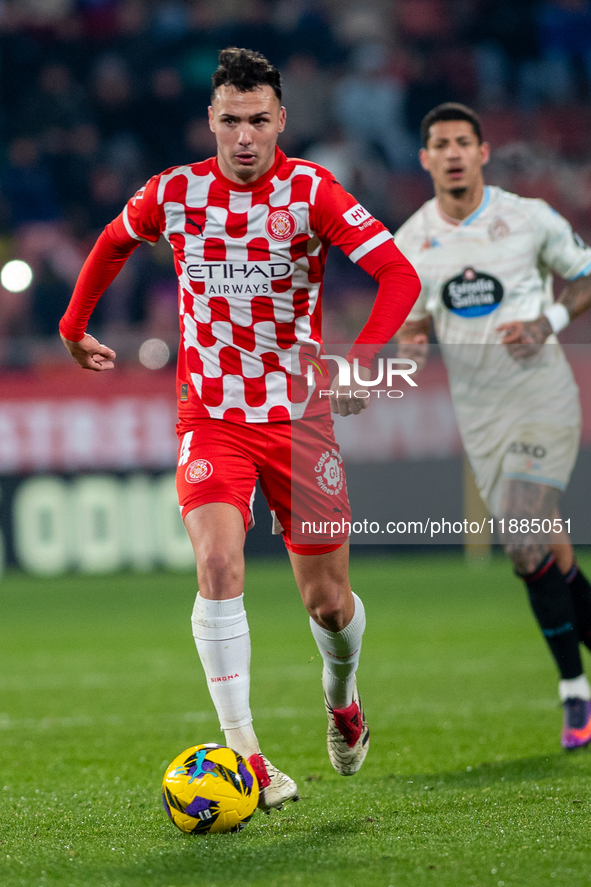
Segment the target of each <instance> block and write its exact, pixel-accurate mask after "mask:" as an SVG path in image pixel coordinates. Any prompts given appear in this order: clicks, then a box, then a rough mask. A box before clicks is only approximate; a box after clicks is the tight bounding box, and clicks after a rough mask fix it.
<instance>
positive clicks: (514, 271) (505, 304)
mask: <svg viewBox="0 0 591 887" xmlns="http://www.w3.org/2000/svg"><path fill="white" fill-rule="evenodd" d="M421 135H422V139H423V145H424V147H423V148H422V149H421V152H420V160H421V164H422V166H423V168H424V169H426V170H427V171H428V172H429V173H430V175H431V178H432V180H433V185H434V189H435V197H434V198H433V199H432V200H429V201H428V202H427V203H425V204H424V205H423V206H422V207H421V208H420V209H419V210H418V211H417V212H416V213H415V214H414V215H413V216H412V217H411V218H410V219H409V220H408V221H407V222H406V223H405V224H404V225H403V226H402V228H401V229H400V230H399V231H398V233H397V234H396V235H395V240H396V243H397V245H398V246H399V247H400V249H401V250H402V252H403V253H404V254H405V255H406V256H407V257H408V258H409V259H410V260H411V262H412V263H413V264H414V266H415V267H416V269H417V271H418V274H419V277H420V279H421V284H422V291H421V295H420V297H419V299H418V300H417V302H416V303H415V306H414V308H413V309H412V311H411V313H410V315H409V318H408V320H407V321H406V323H405V324H404V325H403V327H402V329H401V330H400V332H399V334H398V336H397V339H398V341H399V342H400V343H402V344H405V345H406V347H407V350H408V349H409V348H414V349H418V350H419V351H420V349H421V348H424V347H425V343H427V341H428V333H429V324H430V318H433V322H434V326H435V332H436V335H437V339H438V341H439V344H440V345H441V348H442V353H443V356H444V359H445V362H446V365H447V369H448V376H449V381H450V387H451V393H452V398H453V402H454V407H455V410H456V415H457V419H458V425H459V429H460V433H461V436H462V441H463V444H464V447H465V450H466V453H467V456H468V459H469V461H470V464H471V466H472V469H473V471H474V475H475V478H476V482H477V484H478V487H479V489H480V492H481V494H482V497H483V499H484V500H485V502H486V503H487V505H488V508H489V510H490V512H491V514H493V515H495V516H496V517H497V518H504V521H505V523H504V526H505V536H504V538H503V542H504V544H505V550H506V551H507V552H508V554H509V555H510V557H511V559H512V561H513V563H514V565H515V570H516V572H517V573H518V575H519V576H521V578H522V579H523V580H524V582H525V584H526V586H527V590H528V593H529V599H530V602H531V606H532V609H533V612H534V614H535V617H536V619H537V621H538V623H539V625H540V628H541V630H542V633H543V635H544V637H545V638H546V641H547V642H548V645H549V647H550V650H551V652H552V654H553V656H554V659H555V661H556V665H557V666H558V670H559V672H560V677H561V680H560V682H559V694H560V698H561V700H562V702H563V705H564V725H563V729H562V735H561V742H562V745H563V746H564V747H565V748H576V747H578V746H581V745H587V744H588V743H589V742H591V701H590V698H591V693H590V688H589V683H588V681H587V678H586V676H585V675H584V673H583V667H582V663H581V655H580V650H579V643H580V642H582V643H584V644H585V645H586V646H587V647H589V648H590V649H591V587H590V585H589V582H588V581H587V579H586V577H585V576H584V575H583V573H582V572H581V570H580V568H579V567H578V566H577V564H576V562H575V561H574V555H573V549H572V546H571V545H570V543H569V539H568V536H567V535H566V532H565V531H564V530H563V529H562V522H561V520H560V514H559V511H558V501H559V498H560V494H561V491H563V490H564V489H565V487H566V485H567V483H568V480H569V477H570V473H571V471H572V468H573V465H574V463H575V459H576V456H577V450H578V443H579V435H580V406H579V398H578V390H577V387H576V384H575V381H574V379H573V376H572V372H571V369H570V366H569V365H568V362H567V360H566V358H565V356H564V352H563V351H562V348H561V347H560V345H559V344H558V342H557V339H556V335H555V334H556V333H557V332H559V331H560V330H561V329H563V328H564V327H565V326H566V325H567V324H568V323H569V321H570V320H572V319H573V318H574V317H577V316H578V315H579V314H581V313H583V312H584V311H586V310H587V309H588V308H589V307H590V306H591V277H590V276H589V275H591V249H590V248H589V247H588V246H585V244H584V243H583V242H582V241H581V240H580V238H578V237H577V236H576V235H574V234H573V231H572V229H571V227H570V225H569V224H568V222H566V221H565V219H563V218H562V217H561V216H560V215H558V213H556V212H555V211H554V210H553V209H552V208H551V207H550V206H548V204H546V203H545V202H544V201H543V200H535V199H526V198H522V197H518V196H517V195H515V194H510V193H508V192H507V191H504V190H502V189H501V188H496V187H487V186H485V183H484V178H483V166H484V165H485V164H486V163H487V161H488V158H489V147H488V145H487V144H486V143H484V142H483V141H482V134H481V127H480V121H479V119H478V117H477V116H476V115H475V114H474V112H473V111H472V110H471V109H469V108H467V107H465V106H463V105H459V104H456V103H451V102H450V103H446V104H443V105H440V106H438V107H437V108H435V109H434V110H432V111H431V112H430V113H429V114H427V116H426V117H425V119H424V120H423V123H422V126H421ZM553 271H554V272H556V273H558V274H559V275H560V276H561V277H563V278H565V279H566V281H568V283H567V284H566V286H565V287H564V289H563V290H562V292H561V294H560V297H559V299H558V301H556V302H554V298H553V294H552V272H553ZM416 353H417V352H416V350H415V354H416ZM511 519H513V520H517V521H519V522H520V523H519V525H517V524H515V523H514V524H513V525H512V526H513V527H517V526H519V527H520V528H521V529H523V530H526V531H528V532H523V533H521V532H520V533H518V534H513V535H512V534H510V533H509V532H507V528H508V527H509V521H510V520H511ZM544 520H545V521H546V525H545V526H546V527H549V526H552V527H553V528H554V529H555V531H556V532H554V533H553V534H552V535H549V534H546V535H544V534H543V533H542V532H541V530H540V528H541V527H542V522H543V521H544ZM548 522H551V524H550V523H548Z"/></svg>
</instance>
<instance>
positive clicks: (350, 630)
mask: <svg viewBox="0 0 591 887" xmlns="http://www.w3.org/2000/svg"><path fill="white" fill-rule="evenodd" d="M353 600H354V601H355V612H354V613H353V618H352V619H351V621H350V622H349V624H348V625H347V626H345V628H343V630H342V631H336V632H333V631H327V630H326V629H325V628H321V627H320V625H317V624H316V622H314V620H313V619H312V617H310V628H311V629H312V634H313V635H314V640H315V641H316V644H317V645H318V649H319V650H320V654H321V656H322V659H323V661H324V669H323V671H322V686H323V687H324V692H325V693H326V698H327V699H328V704H329V705H330V707H331V708H347V706H348V705H351V703H352V702H353V689H354V687H355V672H356V671H357V666H358V665H359V654H360V652H361V639H362V637H363V632H364V631H365V610H364V608H363V602H362V601H361V598H359V597H357V595H356V594H355V593H353Z"/></svg>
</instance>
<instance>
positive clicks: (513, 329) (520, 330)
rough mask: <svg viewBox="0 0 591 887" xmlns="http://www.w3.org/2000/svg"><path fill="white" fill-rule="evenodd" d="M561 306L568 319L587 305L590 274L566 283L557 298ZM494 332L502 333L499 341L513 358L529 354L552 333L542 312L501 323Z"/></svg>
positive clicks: (590, 295)
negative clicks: (528, 317) (533, 317)
mask: <svg viewBox="0 0 591 887" xmlns="http://www.w3.org/2000/svg"><path fill="white" fill-rule="evenodd" d="M557 302H558V303H559V304H560V305H564V307H565V308H566V310H567V311H568V314H569V317H570V319H571V320H574V319H575V317H579V315H580V314H584V313H585V311H588V310H589V308H591V277H579V278H577V279H576V280H571V281H570V282H569V283H567V284H566V286H565V287H564V289H563V290H562V292H561V293H560V296H559V297H558V299H557ZM497 332H499V333H504V336H503V339H502V341H503V344H504V345H507V347H508V349H509V352H510V354H511V355H512V356H513V357H514V358H515V359H516V360H519V359H522V358H525V357H532V356H533V355H534V354H536V353H537V352H538V351H539V349H540V348H541V346H542V345H543V344H544V342H545V341H546V339H547V338H548V336H549V335H550V334H551V333H552V327H551V326H550V321H549V320H548V318H547V317H546V315H545V314H541V315H540V316H539V317H537V318H536V319H535V320H514V321H512V322H510V323H502V324H501V325H500V326H498V327H497Z"/></svg>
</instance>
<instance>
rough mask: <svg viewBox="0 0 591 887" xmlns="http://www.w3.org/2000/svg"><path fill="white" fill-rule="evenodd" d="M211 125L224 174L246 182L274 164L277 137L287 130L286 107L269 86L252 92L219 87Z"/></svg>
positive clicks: (212, 106) (211, 113)
mask: <svg viewBox="0 0 591 887" xmlns="http://www.w3.org/2000/svg"><path fill="white" fill-rule="evenodd" d="M209 128H210V129H211V131H212V132H213V133H215V137H216V141H217V147H218V155H217V156H218V163H219V166H220V169H221V171H222V173H223V174H224V175H225V176H226V178H228V179H230V180H231V181H233V182H238V183H239V184H243V185H244V184H247V183H248V182H253V181H255V180H256V179H258V178H260V177H261V176H262V175H264V174H265V173H266V172H267V171H268V170H269V169H270V168H271V167H272V165H273V162H274V159H275V145H276V144H277V136H278V135H279V133H280V132H283V130H284V129H285V108H283V107H282V106H281V105H280V104H279V99H278V98H277V96H276V95H275V93H274V91H273V89H272V87H270V86H268V85H265V86H262V87H259V88H258V89H253V90H251V91H250V92H238V90H237V89H235V88H234V87H233V86H220V87H218V89H217V90H216V93H215V96H214V99H213V101H212V104H211V106H210V108H209Z"/></svg>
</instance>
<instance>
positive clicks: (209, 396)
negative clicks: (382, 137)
mask: <svg viewBox="0 0 591 887" xmlns="http://www.w3.org/2000/svg"><path fill="white" fill-rule="evenodd" d="M154 123H155V125H158V121H155V122H154ZM209 123H210V128H211V130H212V132H213V133H214V134H215V137H216V142H217V156H216V157H212V158H210V159H209V160H206V161H204V162H202V163H195V164H189V165H186V166H179V167H175V168H173V169H169V170H166V171H165V172H163V173H161V174H160V175H157V176H154V177H153V178H152V179H150V181H149V182H148V183H147V184H146V186H145V187H144V188H142V189H140V191H138V193H137V194H136V195H135V196H134V197H133V198H132V199H131V200H130V201H129V202H128V204H127V205H126V207H125V208H124V210H123V212H122V213H121V215H119V216H118V217H117V218H116V219H115V220H114V221H113V222H112V223H111V224H110V225H107V227H106V229H105V231H104V232H103V233H102V234H101V236H100V237H99V239H98V241H97V243H96V245H95V247H94V248H93V250H92V252H91V254H90V256H89V257H88V259H87V261H86V263H85V266H84V268H83V269H82V272H81V274H80V277H79V280H78V282H77V284H76V288H75V290H74V294H73V296H72V300H71V302H70V305H69V307H68V310H67V312H66V314H65V315H64V318H63V319H62V322H61V323H60V332H61V334H62V338H63V340H64V343H65V345H66V347H67V348H68V350H69V351H70V353H71V354H72V356H73V357H74V358H75V359H76V360H77V361H78V363H80V364H81V366H83V367H85V368H88V369H94V370H99V371H100V370H104V369H111V368H112V367H113V361H114V359H115V354H114V352H113V351H112V350H111V349H110V348H108V347H107V346H104V345H100V344H99V343H98V342H97V341H96V340H95V339H93V337H92V336H89V335H88V334H87V333H86V324H87V321H88V318H89V317H90V314H91V312H92V309H93V307H94V305H95V304H96V301H97V299H98V298H99V297H100V295H101V293H102V292H103V291H104V290H105V288H106V287H107V286H108V284H109V283H110V282H111V280H112V279H113V278H114V277H115V275H116V274H117V273H118V271H119V270H120V268H121V267H122V265H123V264H124V262H125V261H126V259H127V258H128V256H129V255H130V254H131V253H132V252H133V250H134V249H135V248H136V247H137V246H138V244H139V243H140V242H141V241H147V242H149V243H155V242H156V241H157V240H158V239H159V238H160V236H162V235H163V236H164V237H165V238H166V239H167V240H168V241H169V243H170V245H171V246H172V249H173V252H174V260H175V267H176V271H177V274H178V279H179V313H180V326H181V341H180V348H179V359H178V370H177V395H178V411H179V423H178V426H177V432H178V435H179V456H178V468H177V490H178V494H179V502H180V505H181V510H182V515H183V519H184V522H185V526H186V528H187V532H188V534H189V537H190V539H191V542H192V545H193V548H194V551H195V557H196V562H197V576H198V580H199V593H198V594H197V599H196V602H195V607H194V610H193V618H192V626H193V635H194V637H195V642H196V645H197V649H198V652H199V655H200V657H201V661H202V663H203V668H204V671H205V674H206V678H207V685H208V689H209V691H210V693H211V697H212V700H213V702H214V705H215V708H216V710H217V713H218V716H219V719H220V725H221V728H222V729H223V730H224V733H225V738H226V742H227V744H228V745H229V746H231V747H232V748H234V749H235V750H236V751H238V752H239V753H241V754H242V755H244V756H245V757H248V758H249V760H250V761H251V763H252V765H253V767H254V768H255V771H256V773H257V777H258V780H259V784H260V787H261V793H260V801H259V806H260V807H262V808H263V809H264V810H266V811H269V809H270V808H271V807H281V805H282V803H283V802H285V801H287V800H290V799H295V798H296V796H297V787H296V784H295V782H294V781H293V780H292V779H290V777H289V776H286V775H285V774H284V773H282V772H281V771H280V770H278V769H277V768H276V767H274V766H273V765H272V764H271V763H270V762H269V761H268V760H267V758H265V757H264V756H263V755H262V754H261V751H260V747H259V743H258V739H257V737H256V734H255V732H254V729H253V726H252V717H251V712H250V702H249V686H250V636H249V628H248V622H247V618H246V612H245V609H244V603H243V585H244V554H243V548H244V540H245V535H246V531H247V530H248V528H249V526H250V525H251V521H252V499H253V495H254V488H255V484H256V481H257V479H258V480H260V483H261V487H262V489H263V492H264V494H265V496H266V498H267V501H268V502H269V505H270V507H271V509H272V511H273V515H274V524H275V526H276V527H277V528H278V530H279V531H280V532H282V533H283V537H284V540H285V544H286V546H287V548H288V550H289V555H290V559H291V563H292V567H293V571H294V575H295V578H296V582H297V584H298V588H299V590H300V593H301V596H302V599H303V602H304V604H305V606H306V609H307V610H308V613H309V614H310V626H311V629H312V633H313V635H314V638H315V640H316V643H317V645H318V647H319V650H320V652H321V655H322V658H323V662H324V669H323V687H324V692H325V705H326V712H327V716H328V728H327V745H328V752H329V757H330V760H331V762H332V764H333V766H334V767H335V769H336V770H337V772H339V773H341V774H342V775H345V776H347V775H351V774H353V773H355V772H356V771H357V770H359V768H360V767H361V765H362V763H363V760H364V758H365V755H366V753H367V749H368V746H369V728H368V726H367V721H366V719H365V716H364V712H363V709H362V707H361V702H360V699H359V694H358V692H357V686H356V680H355V672H356V670H357V665H358V661H359V653H360V648H361V639H362V635H363V630H364V626H365V616H364V610H363V604H362V602H361V600H360V599H359V598H358V597H357V595H355V594H354V593H353V592H352V591H351V587H350V585H349V580H348V538H347V537H348V533H347V532H345V531H344V530H345V521H346V520H348V515H349V514H350V512H349V503H348V499H347V490H346V485H345V479H344V472H343V467H342V460H341V457H340V454H339V452H338V447H337V445H336V443H335V440H334V435H333V431H332V421H331V418H330V412H329V405H328V403H327V402H326V401H322V400H320V398H319V396H318V390H319V388H323V387H325V383H323V382H322V379H321V374H320V373H317V374H316V375H315V386H314V385H312V386H311V385H310V384H309V381H308V377H309V373H308V369H309V367H310V366H312V367H314V368H317V367H318V366H319V364H318V358H319V356H321V354H322V348H323V346H322V331H321V322H322V314H321V296H322V279H323V273H324V265H325V261H326V254H327V251H328V248H329V246H330V245H331V244H336V245H338V246H339V247H340V248H341V249H343V250H344V252H345V253H346V254H347V255H348V256H349V258H351V259H352V261H354V262H357V263H358V264H359V265H361V267H363V268H364V270H366V271H367V272H368V273H370V274H371V275H372V276H373V277H374V278H375V279H376V280H377V281H378V282H379V288H378V294H377V297H376V303H375V306H374V309H373V311H372V314H371V316H370V318H369V320H368V322H367V324H366V325H365V327H364V329H363V330H362V332H361V335H360V336H359V337H358V339H357V341H356V343H355V345H354V347H353V349H352V350H351V352H350V356H351V359H354V358H355V357H357V358H358V360H359V364H360V373H361V374H362V377H363V378H368V376H363V373H369V372H370V370H369V367H370V366H371V362H372V358H373V355H374V354H375V353H376V352H377V351H378V350H379V348H380V343H384V342H387V341H388V340H389V339H390V338H391V336H392V335H393V334H394V333H395V332H396V330H397V329H398V328H399V327H400V325H401V323H402V322H403V321H404V319H405V317H406V316H407V314H408V311H409V310H410V307H411V306H412V304H413V302H414V300H415V299H416V297H417V295H418V291H419V288H420V286H419V281H418V278H417V276H416V274H415V272H414V270H413V269H412V267H411V266H410V264H409V263H408V261H407V260H406V259H405V258H404V257H403V256H402V255H401V253H400V252H399V250H398V249H397V248H396V247H395V245H394V242H393V240H392V235H391V234H390V232H388V231H387V230H386V229H385V228H384V226H383V225H382V224H381V223H380V222H378V221H377V220H376V219H374V218H373V217H372V216H371V215H370V213H368V212H367V211H366V210H364V209H363V207H361V206H360V205H359V204H358V203H357V202H356V200H355V198H353V197H351V195H350V194H347V193H346V192H345V191H344V190H343V188H342V187H341V186H340V185H339V184H338V182H335V180H334V179H333V177H332V175H331V173H329V172H328V170H325V169H323V168H322V167H319V166H317V165H316V164H314V163H308V162H307V161H303V160H298V159H294V158H290V159H288V158H286V157H285V155H284V154H283V153H282V152H281V151H279V149H278V148H277V145H276V143H277V136H278V134H279V133H280V132H282V131H283V128H284V125H285V109H284V108H283V107H282V105H281V80H280V76H279V72H278V71H277V70H276V69H275V68H274V67H273V66H272V65H270V64H269V62H268V61H267V60H266V59H265V58H264V57H263V56H261V55H259V54H258V53H253V52H250V51H249V50H244V49H237V48H231V49H227V50H224V51H223V52H221V53H220V65H219V67H218V69H217V70H216V72H215V73H214V75H213V78H212V104H211V107H210V108H209ZM314 372H316V369H315V370H314ZM363 406H364V402H363V401H359V402H358V401H357V400H356V399H355V397H354V396H351V392H349V393H348V395H347V394H343V396H342V397H341V398H340V401H339V407H340V411H341V412H342V413H343V414H347V413H358V412H360V411H361V409H362V408H363ZM319 464H322V469H318V468H317V467H316V466H317V465H319ZM319 471H320V474H321V476H318V475H319ZM325 479H326V482H325ZM327 485H328V486H327ZM333 511H337V512H339V513H340V516H341V517H342V518H343V522H342V527H343V531H344V532H343V533H342V534H341V535H340V537H334V538H333V537H332V536H330V535H328V534H327V536H326V538H322V537H320V536H316V537H315V539H313V540H310V539H309V538H308V539H302V538H301V533H300V532H298V528H301V527H303V525H304V524H303V522H302V517H305V518H306V520H308V521H310V520H311V521H318V525H320V523H321V521H322V520H324V526H325V527H326V518H327V517H328V518H329V519H330V518H332V517H333V515H332V512H333ZM269 640H270V642H275V643H276V655H277V659H278V661H279V660H280V659H281V655H282V651H281V637H280V627H278V632H277V637H276V638H270V639H269Z"/></svg>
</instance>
